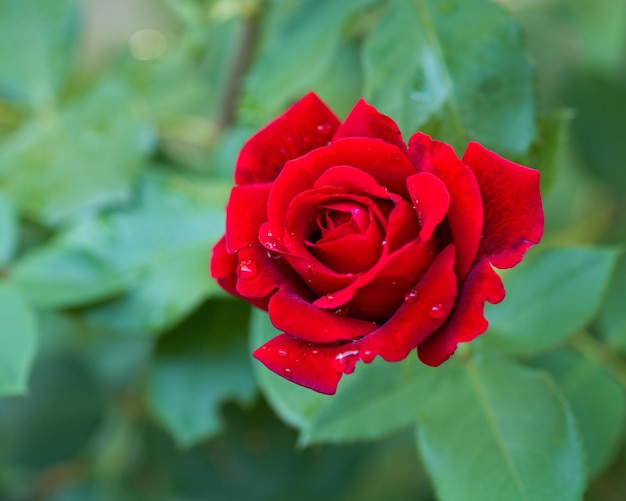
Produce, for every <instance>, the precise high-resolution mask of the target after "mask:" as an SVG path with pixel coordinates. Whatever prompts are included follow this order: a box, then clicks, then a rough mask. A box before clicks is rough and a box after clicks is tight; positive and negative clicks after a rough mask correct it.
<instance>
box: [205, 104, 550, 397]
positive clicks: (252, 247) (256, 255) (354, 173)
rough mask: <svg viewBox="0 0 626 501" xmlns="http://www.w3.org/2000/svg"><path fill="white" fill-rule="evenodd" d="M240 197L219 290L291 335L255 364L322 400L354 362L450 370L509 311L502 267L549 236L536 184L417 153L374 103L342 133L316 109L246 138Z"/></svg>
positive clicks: (524, 172)
mask: <svg viewBox="0 0 626 501" xmlns="http://www.w3.org/2000/svg"><path fill="white" fill-rule="evenodd" d="M235 182H236V184H237V186H235V187H234V188H233V190H232V193H231V195H230V200H229V202H228V206H227V209H226V235H225V236H224V238H223V239H222V240H220V241H219V242H218V243H217V245H216V246H215V248H214V249H213V256H212V259H211V274H212V275H213V277H214V278H216V279H217V280H218V282H219V283H220V285H221V286H222V287H223V288H224V289H226V290H227V291H228V292H230V293H232V294H235V295H237V296H240V297H242V298H244V299H245V300H247V301H249V302H250V303H252V304H253V305H255V306H258V307H260V308H263V309H267V310H268V311H269V316H270V319H271V321H272V323H273V324H274V326H275V327H276V328H277V329H279V330H281V331H283V332H284V334H281V335H279V336H277V337H275V338H273V339H272V340H270V341H269V342H268V343H266V344H265V345H263V346H261V347H260V348H258V349H257V350H256V351H255V352H254V356H255V357H256V358H257V359H258V360H260V361H261V362H262V363H263V364H265V365H266V366H267V367H268V368H269V369H271V370H272V371H274V372H276V373H277V374H279V375H281V376H283V377H285V378H287V379H290V380H291V381H293V382H294V383H297V384H300V385H302V386H306V387H308V388H312V389H314V390H316V391H318V392H321V393H328V394H332V393H334V392H335V390H336V388H337V384H338V382H339V379H340V378H341V376H342V375H343V374H349V373H351V372H352V371H353V370H354V368H355V364H356V362H357V361H359V360H360V361H362V362H365V363H369V362H371V361H372V360H373V359H374V358H375V357H376V356H381V357H382V358H383V359H385V360H387V361H390V362H395V361H399V360H402V359H404V358H405V357H406V356H407V355H408V354H409V352H410V351H411V350H412V349H414V348H417V351H418V356H419V358H420V360H422V362H424V363H426V364H428V365H433V366H436V365H439V364H441V363H442V362H444V361H445V360H447V359H448V358H449V357H450V356H451V355H452V354H453V353H454V351H455V349H456V346H457V344H458V343H460V342H466V341H470V340H472V339H474V338H475V337H476V336H478V335H479V334H481V333H483V332H484V331H485V330H486V329H487V321H486V320H485V318H484V316H483V306H484V303H485V301H489V302H490V303H498V302H500V301H502V299H503V298H504V287H503V285H502V281H501V280H500V278H499V276H498V275H497V274H496V273H495V272H494V271H493V269H492V265H493V266H496V267H498V268H510V267H512V266H514V265H516V264H517V263H518V262H519V261H520V260H521V259H522V257H523V254H524V252H525V251H526V250H527V249H528V248H529V247H530V246H531V245H533V244H535V243H537V242H539V240H540V238H541V235H542V233H543V212H542V208H541V198H540V194H539V172H537V171H536V170H532V169H528V168H526V167H523V166H521V165H518V164H515V163H513V162H510V161H508V160H506V159H504V158H502V157H500V156H498V155H496V154H495V153H493V152H491V151H489V150H487V149H485V148H484V147H482V146H481V145H479V144H477V143H470V144H469V145H468V147H467V150H466V151H465V154H464V155H463V159H462V160H459V159H458V158H457V156H456V155H455V153H454V150H453V149H452V148H451V147H450V146H448V145H447V144H444V143H441V142H438V141H433V140H432V139H431V138H430V137H428V136H426V135H425V134H422V133H420V132H418V133H416V134H414V135H413V136H412V137H411V138H410V140H409V144H408V148H407V146H406V145H405V144H404V141H403V140H402V136H401V133H400V131H399V129H398V126H397V125H396V124H395V122H394V121H393V120H391V119H390V118H389V117H386V116H384V115H382V114H380V113H379V112H378V111H376V109H374V108H373V107H372V106H369V105H368V104H366V103H365V101H363V100H361V101H359V102H358V103H357V104H356V106H355V107H354V109H353V110H352V111H351V112H350V114H349V115H348V117H347V118H346V120H345V121H344V122H343V123H340V122H339V120H338V119H337V117H335V115H334V114H333V113H332V111H330V110H329V109H328V107H327V106H326V105H325V104H324V103H323V102H322V101H321V100H320V99H319V98H318V97H317V96H316V95H315V94H309V95H307V96H305V97H304V98H302V99H301V100H300V101H298V102H297V103H296V104H294V105H293V106H292V107H291V108H289V109H288V110H287V111H286V112H285V113H284V114H283V115H281V116H280V117H278V118H277V119H276V120H274V121H273V122H271V123H270V124H269V125H267V126H266V127H265V128H263V129H262V130H260V131H259V132H258V133H257V134H256V135H254V136H253V137H252V138H250V140H249V141H248V142H247V143H246V145H245V146H244V147H243V149H242V151H241V153H240V155H239V158H238V160H237V165H236V168H235Z"/></svg>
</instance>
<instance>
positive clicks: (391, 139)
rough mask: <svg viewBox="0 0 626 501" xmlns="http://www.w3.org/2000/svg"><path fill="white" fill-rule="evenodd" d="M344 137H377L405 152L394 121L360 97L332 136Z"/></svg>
mask: <svg viewBox="0 0 626 501" xmlns="http://www.w3.org/2000/svg"><path fill="white" fill-rule="evenodd" d="M344 137H377V138H379V139H382V140H384V141H387V142H388V143H390V144H393V145H395V146H397V147H398V148H400V150H401V151H403V152H404V153H405V154H407V150H406V145H405V144H404V141H403V140H402V133H401V132H400V129H399V128H398V125H397V124H396V122H394V121H393V120H392V119H391V118H389V117H388V116H386V115H383V114H382V113H380V112H379V111H378V110H377V109H376V108H374V107H373V106H370V105H369V104H367V103H366V102H365V100H364V99H360V100H359V101H358V102H357V103H356V104H355V105H354V108H352V111H351V112H350V113H349V114H348V116H347V117H346V119H345V120H344V122H343V123H342V124H341V125H340V126H339V128H338V129H337V132H335V135H334V136H333V141H336V140H338V139H343V138H344Z"/></svg>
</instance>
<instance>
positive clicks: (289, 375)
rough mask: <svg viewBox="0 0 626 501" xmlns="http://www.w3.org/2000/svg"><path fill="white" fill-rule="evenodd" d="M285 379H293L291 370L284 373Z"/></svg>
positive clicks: (287, 369)
mask: <svg viewBox="0 0 626 501" xmlns="http://www.w3.org/2000/svg"><path fill="white" fill-rule="evenodd" d="M283 372H284V373H285V377H286V378H289V379H291V369H289V368H286V369H285V370H284V371H283Z"/></svg>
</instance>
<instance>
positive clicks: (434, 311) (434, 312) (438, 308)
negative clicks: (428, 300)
mask: <svg viewBox="0 0 626 501" xmlns="http://www.w3.org/2000/svg"><path fill="white" fill-rule="evenodd" d="M428 314H429V315H430V317H431V318H441V317H443V316H444V314H445V311H444V310H443V305H442V304H441V303H437V304H434V305H433V306H432V307H431V308H430V310H429V311H428Z"/></svg>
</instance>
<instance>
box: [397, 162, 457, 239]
mask: <svg viewBox="0 0 626 501" xmlns="http://www.w3.org/2000/svg"><path fill="white" fill-rule="evenodd" d="M406 185H407V188H408V189H409V193H410V194H411V200H412V201H413V204H414V207H415V212H416V213H417V216H418V219H419V222H420V226H421V230H420V232H419V239H420V240H422V241H426V240H430V239H431V237H432V236H433V233H434V232H435V228H436V227H437V225H438V224H439V223H441V221H443V218H444V217H445V216H446V214H447V212H448V208H449V207H450V194H449V193H448V189H447V188H446V185H445V184H443V182H442V181H441V180H440V179H438V178H437V177H435V176H433V175H432V174H430V173H428V172H420V173H418V174H413V175H412V176H411V177H409V178H408V179H407V180H406Z"/></svg>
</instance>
